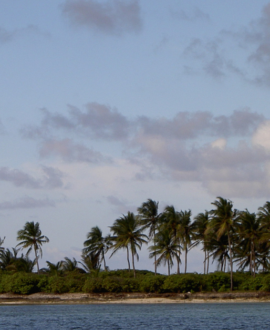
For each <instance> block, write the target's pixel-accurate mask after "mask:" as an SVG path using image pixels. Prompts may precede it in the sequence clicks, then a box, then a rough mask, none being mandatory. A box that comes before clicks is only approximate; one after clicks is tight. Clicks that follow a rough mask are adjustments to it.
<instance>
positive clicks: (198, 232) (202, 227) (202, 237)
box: [194, 211, 210, 274]
mask: <svg viewBox="0 0 270 330" xmlns="http://www.w3.org/2000/svg"><path fill="white" fill-rule="evenodd" d="M194 220H195V221H194V238H195V240H197V242H198V243H202V245H203V248H202V249H203V251H204V262H203V264H204V274H206V273H207V269H208V267H207V266H208V265H209V248H208V246H209V244H207V243H208V241H209V239H208V237H207V234H206V230H207V227H208V225H209V221H210V219H209V212H208V211H205V212H204V213H199V214H198V215H197V216H196V217H195V218H194Z"/></svg>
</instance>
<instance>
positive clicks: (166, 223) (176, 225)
mask: <svg viewBox="0 0 270 330" xmlns="http://www.w3.org/2000/svg"><path fill="white" fill-rule="evenodd" d="M160 220H161V224H160V229H159V230H161V231H164V230H166V229H168V230H169V232H170V235H171V237H172V239H174V240H175V244H176V245H177V246H178V248H179V250H178V258H177V259H176V261H177V274H180V263H181V249H182V247H181V245H180V226H181V219H180V214H179V212H177V211H176V210H175V208H174V206H173V205H168V206H166V207H165V209H164V212H163V213H162V215H161V219H160Z"/></svg>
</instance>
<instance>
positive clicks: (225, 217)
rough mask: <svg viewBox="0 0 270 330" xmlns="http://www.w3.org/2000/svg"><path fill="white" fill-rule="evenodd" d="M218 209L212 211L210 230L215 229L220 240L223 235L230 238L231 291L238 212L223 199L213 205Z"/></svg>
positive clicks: (218, 199) (220, 198)
mask: <svg viewBox="0 0 270 330" xmlns="http://www.w3.org/2000/svg"><path fill="white" fill-rule="evenodd" d="M211 204H212V205H214V206H215V207H216V209H214V210H212V211H211V215H212V218H211V222H210V225H209V228H210V230H211V229H213V230H214V231H215V233H216V236H217V239H218V240H219V239H220V238H221V237H222V236H223V235H226V236H227V237H228V248H229V253H230V269H231V290H232V289H233V254H232V235H233V232H234V230H235V218H236V214H237V211H236V210H233V204H232V202H231V201H230V200H228V199H224V198H222V197H217V199H216V200H215V201H214V202H213V203H211Z"/></svg>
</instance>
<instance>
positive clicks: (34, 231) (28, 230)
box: [17, 221, 49, 273]
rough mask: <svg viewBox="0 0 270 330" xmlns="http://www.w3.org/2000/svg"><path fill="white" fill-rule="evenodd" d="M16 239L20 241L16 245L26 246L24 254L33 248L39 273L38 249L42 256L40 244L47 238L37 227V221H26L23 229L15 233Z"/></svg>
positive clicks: (46, 240) (47, 240) (46, 241)
mask: <svg viewBox="0 0 270 330" xmlns="http://www.w3.org/2000/svg"><path fill="white" fill-rule="evenodd" d="M17 240H18V241H21V242H20V243H18V244H17V246H21V247H22V248H23V249H25V248H28V250H27V252H26V256H28V255H29V253H30V252H31V251H32V249H34V251H35V257H36V258H35V261H36V264H37V271H38V273H39V264H38V251H39V253H40V256H41V257H42V248H41V246H42V244H43V243H48V242H49V239H48V237H47V236H44V235H42V233H41V230H40V228H39V223H38V222H36V223H34V222H33V221H32V222H26V224H25V225H24V227H23V229H21V230H19V231H18V233H17Z"/></svg>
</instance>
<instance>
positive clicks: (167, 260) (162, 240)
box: [149, 229, 179, 275]
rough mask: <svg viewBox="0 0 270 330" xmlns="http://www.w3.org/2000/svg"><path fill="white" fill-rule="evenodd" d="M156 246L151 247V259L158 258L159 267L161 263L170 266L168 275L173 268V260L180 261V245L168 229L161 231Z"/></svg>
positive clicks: (156, 239) (157, 236)
mask: <svg viewBox="0 0 270 330" xmlns="http://www.w3.org/2000/svg"><path fill="white" fill-rule="evenodd" d="M154 243H155V244H154V245H152V246H150V247H149V250H150V251H151V253H150V254H149V257H150V258H153V257H155V256H157V261H156V262H157V265H160V264H161V263H163V264H164V266H166V264H167V266H168V275H170V269H171V268H172V266H173V259H174V258H175V259H176V260H177V261H179V244H177V241H176V240H175V239H174V237H173V236H172V234H171V232H170V231H169V230H168V229H164V230H162V231H159V232H158V233H157V235H156V238H155V242H154Z"/></svg>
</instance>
